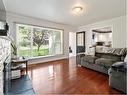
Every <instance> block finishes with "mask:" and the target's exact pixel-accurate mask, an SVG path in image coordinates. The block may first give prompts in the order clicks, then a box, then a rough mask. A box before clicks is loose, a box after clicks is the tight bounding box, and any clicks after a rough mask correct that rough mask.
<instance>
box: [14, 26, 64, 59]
mask: <svg viewBox="0 0 127 95" xmlns="http://www.w3.org/2000/svg"><path fill="white" fill-rule="evenodd" d="M16 29H17V46H18V55H19V56H25V57H39V56H48V55H57V54H62V53H63V30H59V29H52V28H44V27H37V26H31V25H23V24H16Z"/></svg>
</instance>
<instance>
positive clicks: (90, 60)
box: [82, 55, 97, 64]
mask: <svg viewBox="0 0 127 95" xmlns="http://www.w3.org/2000/svg"><path fill="white" fill-rule="evenodd" d="M96 59H97V57H95V56H88V55H86V56H84V57H83V58H82V60H83V61H84V62H88V63H93V64H94V63H95V60H96Z"/></svg>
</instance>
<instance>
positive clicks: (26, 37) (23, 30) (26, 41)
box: [18, 26, 31, 57]
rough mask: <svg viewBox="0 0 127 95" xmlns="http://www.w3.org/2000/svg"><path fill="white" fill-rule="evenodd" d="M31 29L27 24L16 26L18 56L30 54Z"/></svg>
mask: <svg viewBox="0 0 127 95" xmlns="http://www.w3.org/2000/svg"><path fill="white" fill-rule="evenodd" d="M30 35H31V29H30V27H28V26H19V27H18V42H19V48H18V49H19V56H26V57H28V56H31V52H30V45H31V43H30V38H31V36H30Z"/></svg>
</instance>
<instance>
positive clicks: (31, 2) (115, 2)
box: [3, 0, 126, 26]
mask: <svg viewBox="0 0 127 95" xmlns="http://www.w3.org/2000/svg"><path fill="white" fill-rule="evenodd" d="M3 1H4V3H5V6H6V9H7V11H9V12H13V13H17V14H21V15H26V16H31V17H35V18H41V19H45V20H48V21H53V22H57V23H62V24H68V25H72V26H81V25H86V24H91V23H94V22H97V21H101V20H106V19H110V18H113V17H118V16H122V15H124V14H125V2H126V0H3ZM75 5H81V6H83V8H84V12H83V13H82V14H81V15H74V14H73V13H72V12H71V9H72V8H73V7H74V6H75Z"/></svg>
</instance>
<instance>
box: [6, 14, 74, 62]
mask: <svg viewBox="0 0 127 95" xmlns="http://www.w3.org/2000/svg"><path fill="white" fill-rule="evenodd" d="M7 22H8V24H9V27H10V30H9V32H10V36H11V37H12V38H13V39H14V40H15V39H16V28H15V22H16V23H24V24H31V25H38V26H44V27H52V28H58V29H63V30H64V33H63V34H64V38H63V40H64V54H63V55H58V56H52V57H45V58H44V57H43V58H37V59H32V60H30V61H29V63H40V62H45V61H52V60H58V59H63V58H68V57H69V32H74V31H75V29H74V28H73V27H72V26H69V25H63V24H58V23H53V22H49V21H46V20H41V19H36V18H32V17H26V16H22V15H18V14H13V13H7Z"/></svg>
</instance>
